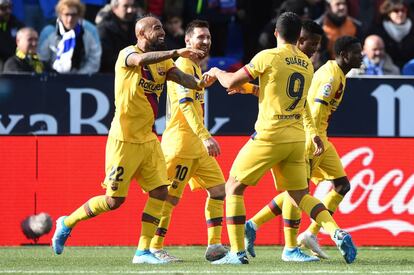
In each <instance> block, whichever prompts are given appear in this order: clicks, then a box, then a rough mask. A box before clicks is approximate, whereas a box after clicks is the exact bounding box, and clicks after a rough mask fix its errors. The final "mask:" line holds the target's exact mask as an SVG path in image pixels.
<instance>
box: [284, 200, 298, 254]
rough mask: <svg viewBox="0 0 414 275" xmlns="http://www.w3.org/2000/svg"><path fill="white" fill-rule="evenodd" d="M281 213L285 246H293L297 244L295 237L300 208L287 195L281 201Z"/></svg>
mask: <svg viewBox="0 0 414 275" xmlns="http://www.w3.org/2000/svg"><path fill="white" fill-rule="evenodd" d="M282 215H283V232H284V234H285V247H288V248H294V247H296V246H297V241H296V237H297V235H298V231H299V225H300V218H301V210H300V209H299V208H297V207H296V206H294V205H293V204H292V202H291V201H290V199H289V198H288V197H287V196H286V197H285V201H284V202H283V209H282Z"/></svg>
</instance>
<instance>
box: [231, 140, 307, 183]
mask: <svg viewBox="0 0 414 275" xmlns="http://www.w3.org/2000/svg"><path fill="white" fill-rule="evenodd" d="M268 170H271V172H272V174H273V178H274V180H275V185H276V188H277V189H278V190H279V191H284V190H302V189H306V188H308V183H307V180H306V162H305V142H291V143H279V144H274V143H269V142H265V141H261V140H252V139H250V140H249V141H248V142H247V143H246V144H245V145H244V146H243V148H242V149H241V150H240V152H239V154H238V155H237V157H236V159H235V161H234V163H233V166H232V168H231V171H230V176H232V177H234V178H235V179H236V180H237V181H240V182H241V183H243V184H246V185H256V184H257V182H258V181H259V180H260V179H261V178H262V177H263V175H264V174H265V173H266V172H267V171H268Z"/></svg>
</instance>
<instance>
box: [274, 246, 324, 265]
mask: <svg viewBox="0 0 414 275" xmlns="http://www.w3.org/2000/svg"><path fill="white" fill-rule="evenodd" d="M282 260H283V261H285V262H317V261H319V258H318V257H315V256H309V255H307V254H305V253H304V252H303V251H302V250H300V248H299V247H294V248H287V247H285V248H284V249H283V253H282Z"/></svg>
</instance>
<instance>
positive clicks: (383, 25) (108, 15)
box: [0, 0, 414, 75]
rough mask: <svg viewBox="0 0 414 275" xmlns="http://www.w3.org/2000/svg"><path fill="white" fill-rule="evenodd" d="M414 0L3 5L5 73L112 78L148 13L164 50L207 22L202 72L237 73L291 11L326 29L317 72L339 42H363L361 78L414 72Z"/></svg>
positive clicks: (9, 0)
mask: <svg viewBox="0 0 414 275" xmlns="http://www.w3.org/2000/svg"><path fill="white" fill-rule="evenodd" d="M413 10H414V0H411V1H410V0H262V1H254V0H110V2H108V0H82V1H80V0H0V73H1V72H3V73H17V72H31V73H43V72H51V71H53V72H56V73H78V74H92V73H97V72H101V73H113V72H114V65H115V61H116V59H117V56H118V53H119V51H120V50H121V49H123V48H124V47H126V46H128V45H132V44H136V37H135V33H134V26H135V22H136V20H137V18H139V17H140V16H142V15H144V14H147V13H151V14H153V15H155V16H157V17H159V18H160V19H161V20H162V22H163V24H164V29H165V32H166V37H165V42H166V49H176V48H182V47H185V43H184V29H185V26H186V24H188V23H189V22H190V21H192V20H194V19H196V18H198V19H203V20H207V21H208V22H209V23H210V32H211V34H212V42H213V43H212V48H211V53H210V56H209V57H208V59H206V62H205V69H207V67H211V66H218V67H221V68H223V69H226V70H230V71H231V70H235V69H237V68H239V67H240V66H241V64H245V63H247V62H249V61H250V59H251V58H252V57H253V56H254V55H255V54H256V53H257V52H258V51H260V50H263V49H266V48H273V47H275V46H276V39H275V37H274V29H275V22H276V19H277V17H278V15H279V14H281V13H282V12H285V11H292V12H295V13H297V14H299V15H300V16H301V17H303V18H308V19H312V20H315V21H316V22H317V23H319V24H320V25H321V26H322V27H323V30H324V32H325V37H324V39H323V41H322V43H321V44H320V46H319V49H318V52H317V53H316V54H315V55H314V56H313V57H312V62H313V63H314V66H315V69H317V68H319V67H320V66H321V65H322V64H324V63H325V62H326V61H327V60H328V59H332V58H333V57H334V56H333V51H332V47H333V44H334V42H335V41H336V39H338V38H339V37H341V36H344V35H351V36H356V37H358V38H359V39H360V40H361V42H362V43H363V45H364V47H363V55H364V59H363V64H362V66H361V68H360V69H359V70H358V71H357V72H356V74H360V75H364V74H365V75H399V74H404V75H414V26H413V21H412V18H411V15H412V11H413Z"/></svg>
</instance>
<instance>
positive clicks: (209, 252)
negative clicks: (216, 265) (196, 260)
mask: <svg viewBox="0 0 414 275" xmlns="http://www.w3.org/2000/svg"><path fill="white" fill-rule="evenodd" d="M227 252H229V250H228V249H227V248H225V247H224V246H223V245H221V244H211V245H209V246H207V249H206V253H205V254H204V256H205V257H206V260H207V261H210V262H214V261H217V260H219V259H221V258H223V257H224V256H226V254H227Z"/></svg>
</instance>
